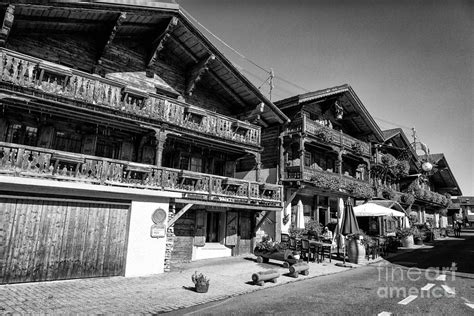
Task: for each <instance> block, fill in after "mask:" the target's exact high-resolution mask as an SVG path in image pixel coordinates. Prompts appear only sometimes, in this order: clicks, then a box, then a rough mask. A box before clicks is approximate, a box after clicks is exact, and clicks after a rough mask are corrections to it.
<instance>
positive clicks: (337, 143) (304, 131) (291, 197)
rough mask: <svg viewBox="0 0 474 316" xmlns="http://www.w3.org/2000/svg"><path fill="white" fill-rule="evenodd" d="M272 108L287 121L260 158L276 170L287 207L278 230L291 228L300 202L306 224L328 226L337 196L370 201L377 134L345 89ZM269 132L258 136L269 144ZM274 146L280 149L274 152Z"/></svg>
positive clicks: (301, 97) (298, 98) (334, 214)
mask: <svg viewBox="0 0 474 316" xmlns="http://www.w3.org/2000/svg"><path fill="white" fill-rule="evenodd" d="M275 104H276V105H277V106H278V107H279V108H280V109H281V110H282V111H283V112H284V113H285V114H287V115H288V117H290V119H291V123H289V124H287V125H286V126H285V127H284V128H282V129H281V130H280V135H279V139H278V142H274V143H273V147H271V146H270V147H269V148H273V149H272V150H269V151H267V148H265V151H264V153H263V154H262V157H265V159H266V160H265V162H267V161H269V164H270V165H271V164H273V165H276V166H278V168H279V171H280V175H281V182H282V183H283V185H284V187H285V201H286V205H287V209H286V210H285V211H284V213H283V214H282V217H281V218H280V221H281V225H282V226H281V229H282V230H287V229H288V228H289V227H290V226H289V225H294V223H295V220H296V213H297V208H298V207H301V206H298V204H299V202H301V203H300V204H302V207H303V213H304V217H305V220H309V219H314V220H317V221H319V222H320V223H321V224H322V225H327V224H330V223H334V222H335V221H336V220H337V213H338V205H339V199H340V198H343V199H347V198H352V199H359V200H365V199H368V198H370V197H372V195H373V188H372V184H371V182H370V174H369V170H370V164H371V159H372V144H373V143H377V142H380V141H381V140H382V133H381V131H380V129H379V128H378V126H377V124H376V123H375V122H374V121H373V119H372V117H371V116H370V115H369V114H368V113H367V110H366V109H365V107H364V106H363V104H362V103H361V102H360V100H359V98H358V97H357V95H356V94H355V93H354V91H353V90H352V88H351V87H350V86H348V85H344V86H340V87H334V88H329V89H325V90H321V91H316V92H311V93H308V94H305V95H298V96H294V97H291V98H288V99H285V100H281V101H278V102H276V103H275ZM267 133H268V134H267ZM270 133H274V132H273V131H272V130H270V131H268V132H267V130H265V131H264V132H263V134H262V139H263V140H267V142H268V143H271V142H270V141H269V140H268V138H269V136H268V135H269V134H270ZM273 137H274V136H273ZM274 140H275V139H274ZM276 144H278V145H279V150H275V145H276ZM262 160H263V158H262ZM292 223H293V224H292Z"/></svg>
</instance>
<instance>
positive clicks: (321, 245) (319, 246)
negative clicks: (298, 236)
mask: <svg viewBox="0 0 474 316" xmlns="http://www.w3.org/2000/svg"><path fill="white" fill-rule="evenodd" d="M309 246H310V247H316V249H321V250H323V251H327V250H329V251H328V253H329V258H331V256H332V244H331V243H328V242H323V241H319V240H310V241H309ZM323 259H324V258H323V252H322V253H321V261H322V260H323Z"/></svg>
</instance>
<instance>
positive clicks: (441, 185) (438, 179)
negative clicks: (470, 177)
mask: <svg viewBox="0 0 474 316" xmlns="http://www.w3.org/2000/svg"><path fill="white" fill-rule="evenodd" d="M421 158H422V159H427V160H428V161H429V162H431V163H433V164H434V165H435V168H436V170H435V172H434V173H433V175H432V176H431V177H430V182H431V183H433V184H434V186H435V188H436V191H437V192H439V193H449V194H451V195H454V196H460V195H462V192H461V188H460V187H459V185H458V183H457V181H456V178H455V177H454V175H453V173H452V171H451V168H449V165H448V161H447V160H446V157H445V156H444V154H430V156H429V157H427V156H426V155H424V156H422V157H421Z"/></svg>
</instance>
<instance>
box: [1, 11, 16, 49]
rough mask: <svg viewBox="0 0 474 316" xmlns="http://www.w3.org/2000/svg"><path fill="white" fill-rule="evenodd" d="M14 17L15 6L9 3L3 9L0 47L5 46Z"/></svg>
mask: <svg viewBox="0 0 474 316" xmlns="http://www.w3.org/2000/svg"><path fill="white" fill-rule="evenodd" d="M14 19H15V6H14V5H11V4H10V5H9V6H8V7H7V9H6V11H5V17H4V18H3V24H2V28H1V29H0V47H5V46H6V45H7V39H8V35H10V30H11V28H12V26H13V20H14Z"/></svg>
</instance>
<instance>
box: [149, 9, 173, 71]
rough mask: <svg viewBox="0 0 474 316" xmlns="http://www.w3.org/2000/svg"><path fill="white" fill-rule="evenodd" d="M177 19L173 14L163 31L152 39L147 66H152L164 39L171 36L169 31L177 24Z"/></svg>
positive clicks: (163, 43)
mask: <svg viewBox="0 0 474 316" xmlns="http://www.w3.org/2000/svg"><path fill="white" fill-rule="evenodd" d="M178 22H179V19H178V18H177V17H175V16H173V17H172V18H171V19H170V22H169V23H168V26H166V29H165V30H164V31H163V33H161V34H160V36H158V37H157V38H156V39H155V40H154V41H153V43H154V44H153V49H152V51H151V54H150V60H149V61H148V63H147V65H148V67H152V66H153V64H154V63H155V61H156V60H157V59H158V54H159V53H160V51H161V50H162V49H163V47H164V45H165V43H166V41H167V40H168V38H169V37H170V36H171V34H170V33H171V31H172V30H173V29H174V28H175V27H176V25H178Z"/></svg>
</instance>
